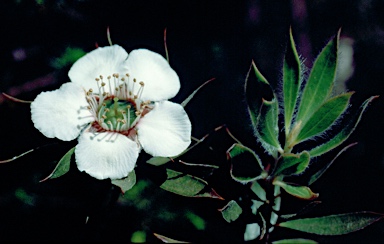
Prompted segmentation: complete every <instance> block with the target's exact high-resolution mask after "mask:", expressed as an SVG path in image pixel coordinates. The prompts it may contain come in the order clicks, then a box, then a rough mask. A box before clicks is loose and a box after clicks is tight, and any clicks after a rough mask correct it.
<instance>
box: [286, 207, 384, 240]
mask: <svg viewBox="0 0 384 244" xmlns="http://www.w3.org/2000/svg"><path fill="white" fill-rule="evenodd" d="M383 217H384V215H383V214H378V213H373V212H357V213H346V214H338V215H329V216H324V217H318V218H306V219H295V220H290V221H286V222H283V223H280V224H279V226H281V227H286V228H290V229H294V230H298V231H302V232H307V233H312V234H317V235H332V236H333V235H343V234H348V233H350V232H354V231H357V230H360V229H363V228H365V227H367V226H368V225H370V224H372V223H374V222H376V221H379V220H381V219H382V218H383Z"/></svg>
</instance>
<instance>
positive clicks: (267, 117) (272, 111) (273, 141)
mask: <svg viewBox="0 0 384 244" xmlns="http://www.w3.org/2000/svg"><path fill="white" fill-rule="evenodd" d="M278 115H279V105H278V104H277V101H276V99H272V101H267V100H264V99H263V103H262V106H261V108H260V113H259V117H258V120H257V125H256V130H257V136H258V138H259V140H260V141H261V143H262V145H263V147H264V148H265V149H266V150H267V151H268V152H269V153H270V154H271V155H272V156H274V157H276V156H277V154H276V152H277V151H283V149H282V148H281V146H280V143H279V139H278V137H279V127H278Z"/></svg>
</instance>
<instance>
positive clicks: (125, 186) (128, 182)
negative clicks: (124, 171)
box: [111, 170, 136, 194]
mask: <svg viewBox="0 0 384 244" xmlns="http://www.w3.org/2000/svg"><path fill="white" fill-rule="evenodd" d="M111 182H112V184H114V185H115V186H118V187H120V189H121V192H122V193H123V194H124V193H125V192H126V191H128V190H130V189H131V188H132V187H133V186H134V185H135V184H136V173H135V170H132V171H131V172H130V173H129V174H128V176H127V177H125V178H123V179H118V180H112V181H111Z"/></svg>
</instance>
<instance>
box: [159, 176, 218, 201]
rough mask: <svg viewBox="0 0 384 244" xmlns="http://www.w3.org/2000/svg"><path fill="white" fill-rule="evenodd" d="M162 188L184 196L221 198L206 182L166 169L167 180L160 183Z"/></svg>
mask: <svg viewBox="0 0 384 244" xmlns="http://www.w3.org/2000/svg"><path fill="white" fill-rule="evenodd" d="M160 187H161V188H162V189H164V190H166V191H169V192H173V193H175V194H178V195H181V196H185V197H209V198H218V199H221V200H223V198H222V197H221V196H220V195H218V194H217V193H216V192H215V190H213V189H212V188H209V187H208V183H207V182H206V181H204V180H202V179H200V178H197V177H194V176H192V175H188V174H184V173H181V172H177V171H174V170H172V169H167V180H166V181H165V182H164V183H163V184H161V186H160Z"/></svg>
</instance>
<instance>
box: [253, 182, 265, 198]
mask: <svg viewBox="0 0 384 244" xmlns="http://www.w3.org/2000/svg"><path fill="white" fill-rule="evenodd" d="M251 190H252V191H253V192H254V193H255V194H256V196H257V197H258V198H259V199H260V200H262V201H266V200H267V193H266V191H265V190H264V188H263V187H261V185H260V184H259V182H257V181H256V180H255V181H254V182H252V186H251Z"/></svg>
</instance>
